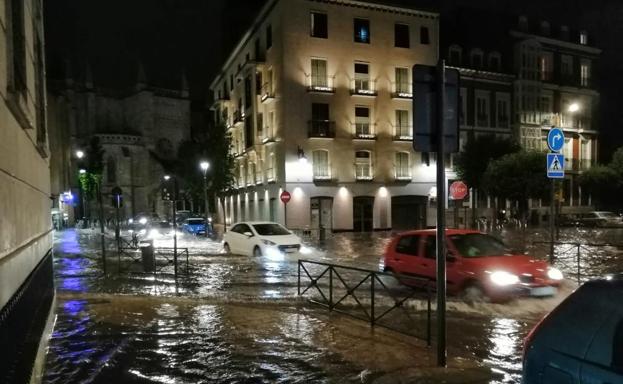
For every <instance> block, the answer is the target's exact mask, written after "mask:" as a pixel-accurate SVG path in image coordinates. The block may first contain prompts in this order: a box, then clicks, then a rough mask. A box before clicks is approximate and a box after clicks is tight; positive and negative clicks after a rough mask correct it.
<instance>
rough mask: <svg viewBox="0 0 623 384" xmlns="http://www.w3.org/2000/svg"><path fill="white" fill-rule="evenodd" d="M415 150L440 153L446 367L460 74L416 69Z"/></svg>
mask: <svg viewBox="0 0 623 384" xmlns="http://www.w3.org/2000/svg"><path fill="white" fill-rule="evenodd" d="M412 77H413V93H414V98H413V111H414V113H413V127H414V135H413V149H415V151H417V152H423V153H428V152H436V153H437V276H436V277H437V365H438V366H440V367H445V366H446V357H447V356H446V241H445V240H446V222H445V220H446V218H445V216H446V214H445V209H446V168H445V154H446V153H452V152H457V151H458V150H459V112H458V108H459V78H460V76H459V72H458V70H456V69H446V66H445V63H444V61H443V60H440V61H439V62H438V64H437V66H436V67H432V66H425V65H414V66H413V76H412Z"/></svg>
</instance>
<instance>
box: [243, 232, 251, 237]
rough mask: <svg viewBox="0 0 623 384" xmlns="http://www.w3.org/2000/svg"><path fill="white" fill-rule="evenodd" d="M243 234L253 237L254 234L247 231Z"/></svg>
mask: <svg viewBox="0 0 623 384" xmlns="http://www.w3.org/2000/svg"><path fill="white" fill-rule="evenodd" d="M243 235H245V236H246V237H253V234H252V233H251V232H245V233H243Z"/></svg>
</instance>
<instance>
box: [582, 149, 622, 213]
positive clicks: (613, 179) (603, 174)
mask: <svg viewBox="0 0 623 384" xmlns="http://www.w3.org/2000/svg"><path fill="white" fill-rule="evenodd" d="M622 160H623V159H622ZM622 164H623V163H622ZM578 181H579V183H580V185H581V186H582V188H583V189H582V191H583V192H586V193H589V194H590V195H591V196H592V197H593V198H594V199H595V200H597V202H598V203H600V204H601V205H604V206H613V205H617V204H618V201H617V200H618V196H620V194H619V193H618V191H620V190H621V181H622V179H621V174H619V173H618V172H617V171H616V170H615V169H614V168H613V167H612V164H611V165H610V166H607V165H594V166H592V167H591V168H589V169H588V170H586V171H585V172H584V173H582V174H581V175H580V177H579V179H578Z"/></svg>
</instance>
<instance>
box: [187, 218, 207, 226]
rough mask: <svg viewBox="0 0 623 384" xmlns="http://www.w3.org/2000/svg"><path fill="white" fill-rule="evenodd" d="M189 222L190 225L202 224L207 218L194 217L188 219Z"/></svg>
mask: <svg viewBox="0 0 623 384" xmlns="http://www.w3.org/2000/svg"><path fill="white" fill-rule="evenodd" d="M187 223H188V225H202V224H203V223H205V220H201V219H194V220H188V221H187Z"/></svg>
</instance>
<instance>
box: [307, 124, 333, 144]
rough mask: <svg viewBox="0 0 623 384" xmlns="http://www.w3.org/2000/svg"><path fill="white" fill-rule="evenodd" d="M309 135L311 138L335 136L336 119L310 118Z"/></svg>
mask: <svg viewBox="0 0 623 384" xmlns="http://www.w3.org/2000/svg"><path fill="white" fill-rule="evenodd" d="M308 135H309V137H310V138H329V139H331V138H335V121H330V120H310V121H309V122H308Z"/></svg>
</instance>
